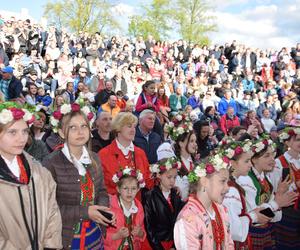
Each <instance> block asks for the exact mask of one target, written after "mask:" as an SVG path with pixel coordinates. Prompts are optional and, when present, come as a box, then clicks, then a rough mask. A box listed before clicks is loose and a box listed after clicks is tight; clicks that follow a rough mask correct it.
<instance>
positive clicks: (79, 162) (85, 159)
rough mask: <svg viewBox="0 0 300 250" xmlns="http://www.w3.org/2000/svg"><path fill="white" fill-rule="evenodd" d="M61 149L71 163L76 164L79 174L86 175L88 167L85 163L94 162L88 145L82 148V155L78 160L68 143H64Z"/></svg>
mask: <svg viewBox="0 0 300 250" xmlns="http://www.w3.org/2000/svg"><path fill="white" fill-rule="evenodd" d="M61 151H62V152H63V154H64V155H65V156H66V157H67V159H68V160H69V161H70V162H71V163H73V164H74V167H75V168H77V170H78V173H79V175H81V176H85V174H86V168H85V167H84V165H89V164H91V163H92V161H91V159H90V156H89V153H88V151H87V149H86V147H83V149H82V155H81V156H80V159H79V160H77V159H76V158H75V156H74V155H71V154H70V151H69V147H68V145H67V144H66V143H65V144H64V147H63V148H62V150H61ZM83 164H84V165H83Z"/></svg>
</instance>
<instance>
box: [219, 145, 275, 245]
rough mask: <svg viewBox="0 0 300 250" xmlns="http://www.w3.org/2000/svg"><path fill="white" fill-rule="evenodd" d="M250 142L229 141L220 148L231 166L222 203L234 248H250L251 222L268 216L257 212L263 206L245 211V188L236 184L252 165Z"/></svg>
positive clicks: (262, 220) (263, 220) (265, 219)
mask: <svg viewBox="0 0 300 250" xmlns="http://www.w3.org/2000/svg"><path fill="white" fill-rule="evenodd" d="M251 146H252V142H251V141H250V140H246V141H244V142H234V141H229V142H228V144H227V145H225V146H224V147H223V149H222V153H223V154H224V155H225V156H227V157H228V158H229V159H230V165H231V168H232V172H231V175H230V177H229V182H228V186H229V191H228V193H227V194H226V196H225V198H224V201H223V205H224V206H225V207H227V209H228V214H229V219H230V232H231V236H232V239H233V240H234V245H235V249H237V250H240V249H243V250H247V249H252V244H251V238H250V236H249V234H248V232H249V226H250V225H251V224H252V223H259V224H265V223H267V222H268V221H269V220H270V218H268V217H267V216H265V215H263V214H262V213H259V211H260V210H262V209H263V208H259V207H258V208H256V209H254V210H253V211H250V212H247V208H246V200H245V190H244V189H243V188H242V187H241V186H240V185H239V184H238V182H237V179H238V178H239V177H240V176H247V175H248V172H249V171H250V169H251V167H252V163H251V157H252V155H253V153H252V151H251Z"/></svg>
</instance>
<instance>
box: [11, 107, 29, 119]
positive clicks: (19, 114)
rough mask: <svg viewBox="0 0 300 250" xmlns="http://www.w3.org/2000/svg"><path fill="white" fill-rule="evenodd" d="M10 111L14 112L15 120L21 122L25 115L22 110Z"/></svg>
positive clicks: (14, 109) (13, 109) (12, 109)
mask: <svg viewBox="0 0 300 250" xmlns="http://www.w3.org/2000/svg"><path fill="white" fill-rule="evenodd" d="M10 111H11V112H12V115H13V117H14V120H20V119H22V118H23V116H24V115H25V112H24V111H23V110H22V109H18V108H10Z"/></svg>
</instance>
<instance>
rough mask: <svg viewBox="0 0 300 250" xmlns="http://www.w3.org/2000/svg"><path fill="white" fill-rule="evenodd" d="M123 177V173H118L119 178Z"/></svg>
mask: <svg viewBox="0 0 300 250" xmlns="http://www.w3.org/2000/svg"><path fill="white" fill-rule="evenodd" d="M122 176H123V172H122V171H118V172H117V177H118V178H119V179H120V178H121V177H122Z"/></svg>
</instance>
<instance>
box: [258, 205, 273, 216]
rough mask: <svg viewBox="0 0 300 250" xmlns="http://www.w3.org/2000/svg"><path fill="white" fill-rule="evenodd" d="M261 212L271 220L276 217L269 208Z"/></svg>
mask: <svg viewBox="0 0 300 250" xmlns="http://www.w3.org/2000/svg"><path fill="white" fill-rule="evenodd" d="M259 212H260V213H261V214H263V215H265V216H267V217H269V218H274V216H275V214H274V212H273V211H272V210H271V208H269V207H268V208H265V209H263V210H260V211H259Z"/></svg>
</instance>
